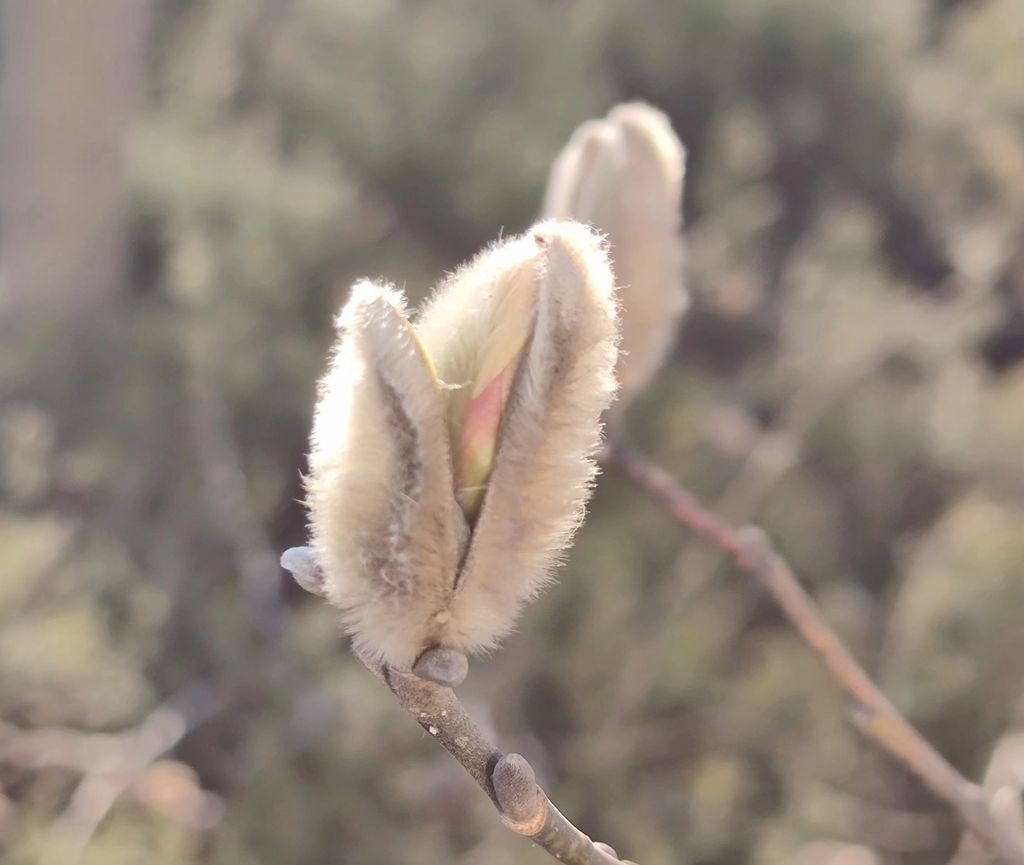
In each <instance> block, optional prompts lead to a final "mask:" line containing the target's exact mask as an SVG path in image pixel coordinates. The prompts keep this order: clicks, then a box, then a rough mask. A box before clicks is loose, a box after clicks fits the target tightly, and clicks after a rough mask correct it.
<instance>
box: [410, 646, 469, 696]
mask: <svg viewBox="0 0 1024 865" xmlns="http://www.w3.org/2000/svg"><path fill="white" fill-rule="evenodd" d="M412 671H413V672H414V673H415V674H416V675H417V676H419V677H420V678H421V679H426V680H427V681H428V682H433V683H434V684H435V685H441V686H442V687H445V688H457V687H458V686H459V685H461V684H462V683H463V682H464V681H465V680H466V674H467V673H468V672H469V659H468V658H467V657H466V656H465V655H464V654H463V653H462V652H460V651H459V650H458V649H449V648H447V647H445V646H433V647H431V648H429V649H427V650H425V651H424V652H423V654H421V655H420V656H419V658H417V660H416V663H415V664H413V668H412Z"/></svg>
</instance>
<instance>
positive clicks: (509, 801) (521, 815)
mask: <svg viewBox="0 0 1024 865" xmlns="http://www.w3.org/2000/svg"><path fill="white" fill-rule="evenodd" d="M491 784H492V785H493V786H494V795H495V798H497V800H498V806H499V807H500V808H501V813H502V815H504V816H505V817H506V818H507V819H508V820H509V821H510V822H511V823H516V824H520V825H522V826H530V827H531V828H532V826H533V825H534V824H536V823H537V822H539V820H540V816H541V809H542V804H541V793H540V788H539V787H538V786H537V776H536V775H535V774H534V772H533V766H531V765H530V764H529V762H528V761H527V759H526V758H525V757H523V756H521V755H520V754H506V755H505V756H504V757H502V758H501V759H500V760H499V761H498V762H497V763H496V764H495V766H494V771H493V772H492V773H491ZM540 828H541V827H540V826H537V831H538V832H539V831H540Z"/></svg>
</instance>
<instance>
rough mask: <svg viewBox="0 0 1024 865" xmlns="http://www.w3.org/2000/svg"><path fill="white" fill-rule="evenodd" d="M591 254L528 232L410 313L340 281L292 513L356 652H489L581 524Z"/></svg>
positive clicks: (603, 358) (605, 267)
mask: <svg viewBox="0 0 1024 865" xmlns="http://www.w3.org/2000/svg"><path fill="white" fill-rule="evenodd" d="M613 294H614V280H613V277H612V274H611V270H610V266H609V263H608V258H607V254H606V250H605V247H604V244H603V242H602V240H601V239H600V237H599V236H598V235H597V234H595V233H594V232H593V231H591V230H590V229H589V228H587V227H585V226H583V225H580V224H577V223H571V222H559V221H549V222H545V223H541V224H540V225H538V226H536V227H535V228H534V229H533V230H532V231H530V232H528V233H527V234H525V235H523V236H522V237H519V238H515V239H513V240H510V241H506V242H503V243H500V244H497V245H495V246H493V247H491V248H490V249H488V250H485V251H484V252H483V253H481V254H480V255H479V256H477V258H476V259H474V260H473V261H472V262H470V263H469V264H468V265H466V266H465V267H463V268H462V269H460V270H459V271H457V272H456V273H455V274H454V275H452V276H451V277H450V278H448V279H447V280H446V281H445V282H444V283H443V284H442V285H441V286H440V287H439V288H438V289H437V291H436V292H435V294H434V297H433V298H432V300H431V301H430V302H429V303H428V304H427V306H426V307H425V309H424V310H423V311H422V313H421V314H420V316H419V317H418V318H417V319H416V320H415V323H413V322H412V321H411V320H410V317H409V314H408V311H407V310H406V308H405V302H404V299H403V298H402V296H401V294H400V293H398V292H397V291H396V290H394V289H393V288H390V287H387V286H380V285H376V284H373V283H370V282H362V283H359V284H357V285H356V286H355V287H354V288H353V290H352V293H351V296H350V298H349V301H348V303H347V304H346V306H345V308H344V310H343V311H342V313H341V316H340V317H339V328H340V337H339V342H338V345H337V347H336V348H335V351H334V354H333V358H332V362H331V366H330V369H329V371H328V373H327V375H326V376H325V377H324V379H323V381H322V382H321V387H320V396H319V401H318V404H317V408H316V414H315V419H314V425H313V435H312V450H311V453H310V474H309V477H308V479H307V491H308V497H307V503H308V507H309V514H310V524H311V530H312V542H313V547H314V550H315V555H316V558H317V560H318V562H319V564H320V566H321V567H322V568H323V570H324V572H325V582H324V591H325V594H326V596H327V597H328V599H329V600H330V601H331V602H332V603H334V604H335V605H336V606H337V607H339V608H340V609H341V611H342V617H343V622H344V625H345V627H346V630H347V631H348V632H349V633H351V634H352V635H353V637H354V639H355V641H356V644H357V648H358V649H359V650H361V651H363V652H367V653H369V654H371V655H373V656H374V657H376V658H379V659H381V660H383V661H385V662H387V663H388V664H391V665H392V666H397V667H401V668H405V669H408V668H410V667H411V666H412V664H413V663H414V661H415V660H416V658H417V656H418V655H419V654H420V653H421V652H422V651H423V650H424V649H426V648H428V647H432V646H445V647H451V648H454V649H459V650H461V651H473V650H480V649H487V648H490V647H492V646H493V645H494V644H495V643H496V641H497V640H498V639H499V638H500V637H501V636H503V635H504V634H505V633H507V632H508V630H509V629H510V628H511V627H512V625H513V623H514V621H515V619H516V616H517V615H518V613H519V610H520V608H521V607H522V605H523V603H524V602H526V601H527V600H529V599H530V598H532V597H533V596H534V595H535V594H536V593H537V591H538V590H539V589H540V588H541V587H542V586H543V585H544V583H545V582H546V581H547V580H548V578H549V574H550V571H551V569H552V567H553V566H554V565H555V564H556V563H557V561H558V558H559V556H560V554H561V553H562V552H563V551H564V549H565V548H566V546H567V545H568V544H569V542H570V540H571V537H572V534H573V531H574V530H575V528H576V527H577V525H578V524H579V522H580V520H581V519H582V515H583V509H584V505H585V503H586V500H587V498H588V496H589V492H590V485H591V481H592V479H593V476H594V472H595V467H594V461H593V451H594V449H595V448H596V446H597V444H598V442H599V434H600V416H601V413H602V412H603V411H604V409H605V408H607V406H608V404H609V402H610V400H611V397H612V395H613V392H614V389H615V378H614V368H615V361H616V341H617V321H616V308H615V301H614V296H613Z"/></svg>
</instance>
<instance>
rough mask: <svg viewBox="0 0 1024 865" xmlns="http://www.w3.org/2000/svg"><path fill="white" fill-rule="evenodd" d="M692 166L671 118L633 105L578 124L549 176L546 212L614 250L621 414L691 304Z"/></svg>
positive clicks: (647, 378) (618, 406)
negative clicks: (688, 175) (687, 224)
mask: <svg viewBox="0 0 1024 865" xmlns="http://www.w3.org/2000/svg"><path fill="white" fill-rule="evenodd" d="M684 164H685V151H684V150H683V146H682V144H681V143H680V141H679V139H678V138H677V137H676V134H675V132H673V130H672V126H671V125H670V124H669V121H668V118H667V117H666V116H665V115H664V114H662V113H661V112H660V111H658V110H657V109H655V108H652V107H650V106H649V105H644V104H642V103H629V104H625V105H619V106H617V107H616V108H613V109H612V110H611V112H610V113H609V114H608V117H607V118H606V119H603V120H591V121H588V122H587V123H584V124H583V125H582V126H580V127H579V128H578V129H577V130H576V132H575V133H574V134H573V136H572V138H571V139H570V140H569V143H568V144H567V145H566V147H565V149H564V150H563V151H562V153H561V154H560V155H559V157H558V159H557V160H556V161H555V163H554V165H553V167H552V169H551V175H550V177H549V179H548V188H547V194H546V197H545V202H544V214H545V216H548V217H557V218H565V219H575V220H578V221H580V222H584V223H587V224H588V225H591V226H593V227H594V228H596V229H597V230H598V231H601V232H604V233H605V234H607V236H608V241H609V243H610V245H611V255H612V260H613V263H614V266H615V277H616V281H617V283H618V285H619V299H620V303H621V306H622V344H621V346H620V348H621V351H620V355H619V368H618V378H619V382H620V386H621V392H620V395H619V400H618V402H617V403H616V407H615V409H614V410H615V411H621V410H622V409H623V408H624V407H625V406H627V405H628V404H629V401H630V400H631V399H632V398H633V397H634V396H635V395H636V394H637V393H638V392H639V391H641V390H643V388H644V387H646V385H647V384H648V382H649V381H650V380H651V378H653V376H654V374H655V373H656V372H657V371H658V369H659V368H660V367H661V365H662V363H663V361H664V359H665V356H666V355H667V353H668V351H669V349H670V348H671V347H672V342H673V339H674V337H675V334H676V330H677V329H678V325H679V320H680V318H681V316H682V314H683V313H684V312H685V311H686V307H687V305H688V297H687V294H686V290H685V287H684V284H683V248H682V239H681V237H680V218H681V217H680V203H681V198H682V193H683V174H684Z"/></svg>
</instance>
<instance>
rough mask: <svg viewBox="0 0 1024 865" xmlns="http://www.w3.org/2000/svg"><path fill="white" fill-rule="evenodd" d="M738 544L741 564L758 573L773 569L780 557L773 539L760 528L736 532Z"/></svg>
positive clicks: (754, 527) (752, 527)
mask: <svg viewBox="0 0 1024 865" xmlns="http://www.w3.org/2000/svg"><path fill="white" fill-rule="evenodd" d="M736 540H737V542H738V547H739V548H738V550H737V558H738V559H739V560H740V564H741V565H743V566H745V567H747V568H750V569H751V570H753V571H755V572H756V573H763V572H764V571H766V570H768V569H769V568H770V567H771V564H772V562H773V561H774V560H775V557H776V556H777V555H778V554H777V553H776V552H775V547H774V546H773V545H772V542H771V539H770V538H769V537H768V535H767V534H765V531H764V529H762V528H759V527H758V526H743V528H741V529H737V531H736Z"/></svg>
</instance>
